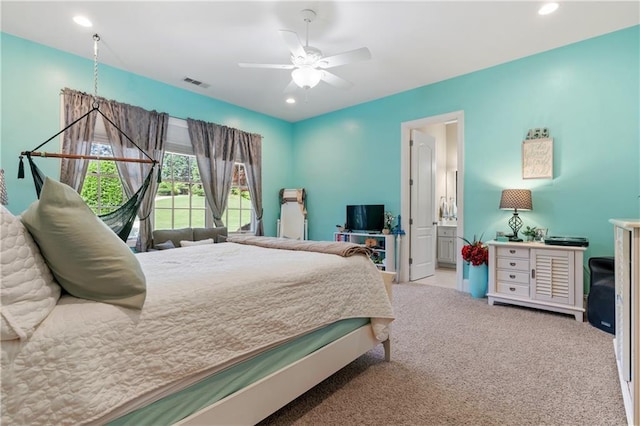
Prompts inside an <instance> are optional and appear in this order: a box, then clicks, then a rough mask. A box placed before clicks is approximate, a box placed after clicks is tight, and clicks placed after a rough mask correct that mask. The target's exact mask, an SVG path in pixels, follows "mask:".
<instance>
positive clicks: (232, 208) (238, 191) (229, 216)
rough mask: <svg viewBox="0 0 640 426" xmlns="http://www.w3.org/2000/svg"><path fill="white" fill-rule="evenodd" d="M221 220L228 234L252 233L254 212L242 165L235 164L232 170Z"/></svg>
mask: <svg viewBox="0 0 640 426" xmlns="http://www.w3.org/2000/svg"><path fill="white" fill-rule="evenodd" d="M222 220H223V221H224V223H225V225H226V226H227V229H228V230H229V232H253V231H254V223H255V220H254V211H253V205H252V203H251V196H250V195H249V187H248V186H247V177H246V175H245V172H244V165H243V164H242V163H236V164H235V167H234V168H233V182H232V183H231V192H230V194H229V200H228V202H227V209H226V210H225V212H224V213H223V214H222Z"/></svg>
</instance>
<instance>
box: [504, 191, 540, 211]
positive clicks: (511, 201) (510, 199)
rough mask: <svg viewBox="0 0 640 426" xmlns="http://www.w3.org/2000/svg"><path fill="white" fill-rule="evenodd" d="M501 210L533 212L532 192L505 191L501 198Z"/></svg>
mask: <svg viewBox="0 0 640 426" xmlns="http://www.w3.org/2000/svg"><path fill="white" fill-rule="evenodd" d="M500 208H501V209H509V210H510V209H514V210H516V211H517V210H532V209H533V203H532V202H531V191H530V190H528V189H505V190H503V191H502V197H500Z"/></svg>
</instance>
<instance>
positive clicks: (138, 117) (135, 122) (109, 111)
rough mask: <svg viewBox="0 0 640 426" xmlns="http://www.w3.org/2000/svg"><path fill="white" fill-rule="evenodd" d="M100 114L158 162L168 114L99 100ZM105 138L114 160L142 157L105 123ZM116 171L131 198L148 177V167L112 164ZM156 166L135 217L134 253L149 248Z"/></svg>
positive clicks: (125, 139) (140, 153)
mask: <svg viewBox="0 0 640 426" xmlns="http://www.w3.org/2000/svg"><path fill="white" fill-rule="evenodd" d="M100 111H102V113H103V114H104V115H105V116H106V117H108V118H109V119H110V120H111V121H113V122H114V123H115V125H116V126H118V127H119V128H120V130H122V133H124V134H125V135H127V136H128V137H129V138H131V140H133V141H134V142H135V143H136V144H137V145H138V147H140V148H141V149H142V150H144V152H146V153H147V155H149V157H151V158H153V159H154V160H157V161H158V162H161V161H162V156H163V154H164V144H165V142H166V140H167V127H168V124H169V115H168V114H166V113H160V112H156V111H147V110H145V109H143V108H140V107H136V106H132V105H127V104H123V103H120V102H115V101H110V100H101V102H100ZM105 129H106V131H107V137H108V138H109V143H110V144H111V148H112V150H113V155H114V156H116V157H125V158H146V157H145V156H144V154H142V152H140V150H139V149H138V148H136V147H135V146H134V145H133V144H132V143H131V141H129V140H128V139H127V138H126V137H125V136H124V135H123V134H122V133H121V132H119V131H118V130H117V129H116V128H114V127H113V125H111V124H110V123H106V122H105ZM116 166H117V167H118V172H119V174H120V177H121V178H122V184H123V186H124V189H125V193H126V194H127V196H129V197H131V196H132V195H133V194H135V193H136V191H138V189H139V188H140V187H141V186H142V184H143V182H144V180H145V178H146V177H147V175H148V174H149V169H150V167H151V165H150V164H145V163H125V162H116ZM158 173H160V167H156V170H155V173H154V176H153V177H152V178H151V184H150V185H149V188H148V189H147V192H146V193H145V195H144V198H143V200H142V204H141V205H140V209H139V210H138V217H139V218H140V232H139V234H138V240H137V242H136V250H138V251H148V250H149V248H151V238H152V233H153V227H152V224H151V220H150V219H149V217H150V216H151V214H152V213H153V201H154V198H155V194H156V191H157V190H158V179H157V174H158Z"/></svg>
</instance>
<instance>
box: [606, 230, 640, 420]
mask: <svg viewBox="0 0 640 426" xmlns="http://www.w3.org/2000/svg"><path fill="white" fill-rule="evenodd" d="M610 222H611V223H612V224H613V237H614V245H615V281H616V337H615V339H614V345H613V346H614V349H615V352H616V363H617V364H618V373H619V377H620V386H621V389H622V397H623V399H624V408H625V411H626V414H627V422H628V423H629V424H630V425H635V424H638V423H640V376H638V374H640V373H639V371H640V370H638V369H639V368H640V345H639V343H640V336H639V335H638V332H639V330H640V326H639V324H640V323H639V321H640V291H639V287H638V286H639V285H640V219H611V220H610Z"/></svg>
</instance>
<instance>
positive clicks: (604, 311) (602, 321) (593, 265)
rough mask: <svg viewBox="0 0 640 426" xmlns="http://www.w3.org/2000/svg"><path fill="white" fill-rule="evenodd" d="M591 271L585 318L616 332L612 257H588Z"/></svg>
mask: <svg viewBox="0 0 640 426" xmlns="http://www.w3.org/2000/svg"><path fill="white" fill-rule="evenodd" d="M589 271H590V273H591V281H590V289H589V296H588V298H587V319H588V321H589V323H590V324H591V325H593V326H594V327H596V328H599V329H600V330H603V331H606V332H607V333H611V334H616V283H615V269H614V258H613V257H592V258H590V259H589Z"/></svg>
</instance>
